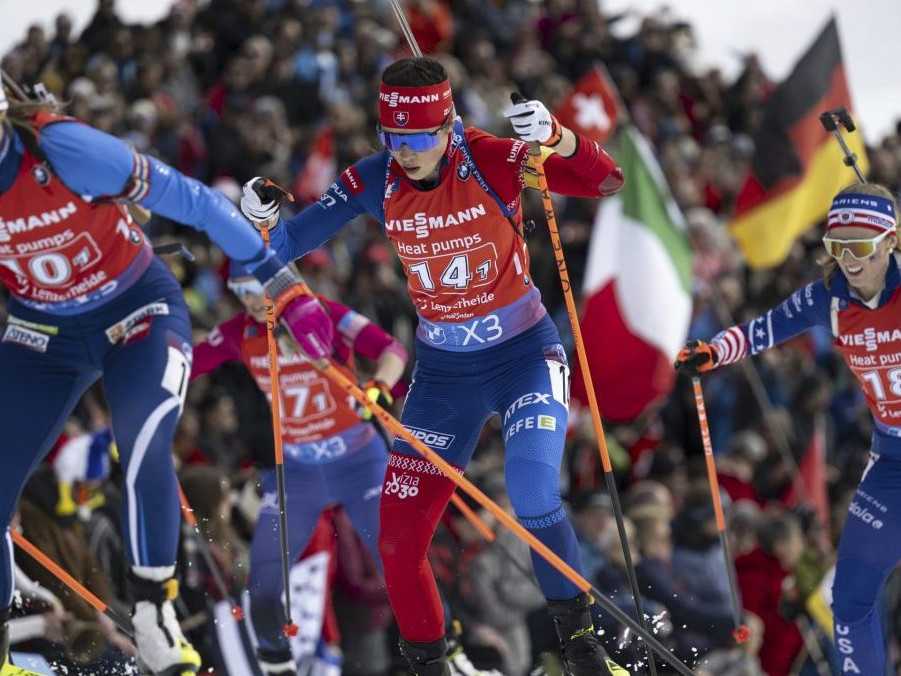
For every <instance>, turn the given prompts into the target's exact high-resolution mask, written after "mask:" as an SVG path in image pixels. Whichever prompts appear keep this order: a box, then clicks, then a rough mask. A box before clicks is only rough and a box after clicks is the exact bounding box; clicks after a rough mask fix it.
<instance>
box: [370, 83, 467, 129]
mask: <svg viewBox="0 0 901 676" xmlns="http://www.w3.org/2000/svg"><path fill="white" fill-rule="evenodd" d="M453 106H454V99H453V97H452V96H451V87H450V82H448V81H447V80H445V81H444V82H439V83H438V84H434V85H426V86H424V87H399V86H397V85H387V84H385V83H384V82H383V83H382V84H381V86H380V87H379V122H380V123H381V125H382V126H383V127H388V128H398V129H434V128H435V127H440V126H441V125H442V124H443V123H444V121H445V120H446V119H447V116H448V113H450V111H451V108H453Z"/></svg>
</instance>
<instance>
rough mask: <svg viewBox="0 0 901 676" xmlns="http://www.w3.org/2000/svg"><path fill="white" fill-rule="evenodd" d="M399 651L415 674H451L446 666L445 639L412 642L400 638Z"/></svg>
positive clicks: (424, 675)
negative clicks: (429, 641)
mask: <svg viewBox="0 0 901 676" xmlns="http://www.w3.org/2000/svg"><path fill="white" fill-rule="evenodd" d="M400 652H401V654H402V655H403V656H404V657H405V658H406V660H407V662H408V663H409V665H410V670H411V671H412V672H413V673H414V674H415V675H416V676H451V672H450V668H449V667H448V666H447V639H444V638H442V639H439V640H437V641H432V642H431V643H413V642H412V641H405V640H404V639H403V638H401V640H400Z"/></svg>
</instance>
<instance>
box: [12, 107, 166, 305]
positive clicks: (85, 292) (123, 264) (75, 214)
mask: <svg viewBox="0 0 901 676" xmlns="http://www.w3.org/2000/svg"><path fill="white" fill-rule="evenodd" d="M68 119H71V118H63V117H59V116H55V115H48V114H40V115H38V116H37V117H36V118H35V128H36V130H37V132H38V133H40V130H41V129H42V128H43V127H45V126H46V125H48V124H52V123H54V122H57V121H62V120H68ZM19 133H21V132H19ZM139 257H140V260H138V259H139ZM151 258H152V252H151V249H150V245H149V244H148V242H147V241H146V239H145V237H144V233H143V232H142V231H141V229H140V228H139V227H138V226H137V225H135V224H134V223H133V222H132V220H131V217H130V216H129V214H128V211H127V210H126V209H125V208H124V207H122V206H120V205H118V204H113V203H110V202H101V203H91V202H88V201H86V200H84V199H83V198H82V197H81V196H80V195H77V194H75V193H74V192H72V191H71V190H69V189H68V188H67V187H66V186H65V185H63V182H62V181H61V180H60V179H59V177H58V176H56V175H55V174H54V173H53V172H52V171H51V170H50V168H49V167H47V165H46V164H45V163H43V162H41V161H40V160H39V159H38V158H36V157H35V156H34V155H33V154H32V153H31V152H29V151H28V150H25V152H24V155H23V157H22V161H21V163H20V165H19V172H18V174H17V176H16V179H15V181H14V183H13V184H12V186H11V187H10V189H9V190H7V191H6V192H4V193H2V194H0V283H2V284H3V285H4V286H5V287H7V288H8V289H9V290H10V291H11V292H12V294H13V295H14V296H16V297H17V298H19V299H20V300H22V302H24V303H26V304H28V305H31V306H33V307H38V308H45V309H47V310H48V311H50V312H53V311H54V309H56V308H59V309H62V308H76V307H78V306H79V304H84V303H87V302H90V301H94V300H97V299H99V298H102V297H103V296H107V295H112V294H113V293H115V292H116V291H117V287H118V286H119V278H120V276H122V275H123V274H124V273H125V272H126V271H128V272H129V275H128V276H129V277H130V278H131V279H137V276H138V275H139V274H140V273H143V271H144V270H145V269H146V268H147V266H148V265H149V264H150V260H151ZM130 268H131V269H130ZM136 268H141V269H140V270H138V269H136ZM118 290H121V289H118Z"/></svg>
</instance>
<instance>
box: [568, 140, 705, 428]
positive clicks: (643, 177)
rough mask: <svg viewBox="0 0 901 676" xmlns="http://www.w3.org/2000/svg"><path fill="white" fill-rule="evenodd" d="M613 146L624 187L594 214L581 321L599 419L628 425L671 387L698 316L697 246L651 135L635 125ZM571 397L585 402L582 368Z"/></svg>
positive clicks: (576, 377)
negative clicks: (694, 305) (694, 300)
mask: <svg viewBox="0 0 901 676" xmlns="http://www.w3.org/2000/svg"><path fill="white" fill-rule="evenodd" d="M609 150H610V152H611V154H612V155H613V156H614V157H615V158H616V159H617V161H618V163H619V165H620V167H622V170H623V174H624V175H625V177H626V184H625V186H624V187H623V189H622V190H621V191H620V192H619V193H617V194H616V195H614V196H612V197H608V198H606V199H604V200H601V202H600V207H599V209H598V212H597V216H596V217H595V222H594V230H593V232H592V235H591V244H590V246H589V249H588V260H587V262H586V267H585V281H584V287H583V290H582V291H583V298H584V307H583V314H582V318H581V324H582V333H583V337H584V341H585V349H586V352H587V354H588V363H589V364H590V365H591V375H592V377H593V379H594V386H595V390H596V394H597V398H598V403H599V405H600V408H601V415H603V416H604V418H606V419H608V420H612V421H623V422H625V421H630V420H634V419H635V418H637V417H638V416H639V415H640V414H641V413H642V412H643V411H644V410H645V409H646V408H647V407H648V406H649V405H650V404H651V403H653V402H654V401H656V400H658V399H659V398H661V397H662V396H664V395H666V394H667V393H668V392H669V391H670V389H671V388H672V385H673V380H674V378H675V373H674V370H673V360H674V359H675V357H676V353H677V352H678V351H679V349H680V348H681V347H682V345H683V344H684V342H685V337H686V334H687V332H688V323H689V320H690V318H691V249H690V248H689V245H688V241H687V239H686V236H685V224H684V219H683V217H682V213H681V212H680V210H679V208H678V206H676V203H675V201H674V200H673V197H672V195H671V193H670V191H669V187H668V185H667V183H666V179H665V178H664V176H663V172H662V171H661V170H660V167H659V165H658V164H657V161H656V159H655V158H654V152H653V150H652V149H651V147H650V145H649V144H648V142H647V141H646V140H645V138H644V137H643V136H642V135H641V134H640V133H639V132H638V130H637V129H635V128H634V127H632V126H631V125H628V124H627V125H625V126H624V127H623V128H622V129H621V130H620V132H619V134H618V135H617V137H616V139H615V141H614V144H613V145H612V146H611V147H610V148H609ZM576 371H578V365H577V367H576ZM573 395H574V396H575V398H577V399H579V400H580V401H582V402H586V401H587V398H586V396H585V385H584V383H583V381H582V376H581V373H578V372H577V373H575V374H574V375H573Z"/></svg>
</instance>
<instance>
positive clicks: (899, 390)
mask: <svg viewBox="0 0 901 676" xmlns="http://www.w3.org/2000/svg"><path fill="white" fill-rule="evenodd" d="M836 315H837V316H836ZM833 321H837V323H838V327H837V328H838V331H837V335H836V338H835V343H834V344H835V347H836V349H838V351H839V352H840V353H841V355H842V357H843V358H844V360H845V363H846V364H847V365H848V367H849V368H850V369H851V371H852V372H853V373H854V375H855V376H856V377H857V379H858V380H859V381H860V384H861V387H863V391H864V394H865V395H866V398H867V405H868V406H869V408H870V411H871V412H872V414H873V418H874V419H875V420H876V424H877V426H878V425H883V426H886V427H891V428H899V431H901V288H898V289H896V290H895V292H894V294H892V297H891V298H890V299H889V301H888V302H887V303H885V304H884V305H883V306H882V307H879V308H877V309H875V310H870V309H868V308H865V307H861V306H860V305H858V304H856V303H851V304H849V305H848V307H847V308H844V309H841V310H837V311H836V312H835V313H834V315H833Z"/></svg>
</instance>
